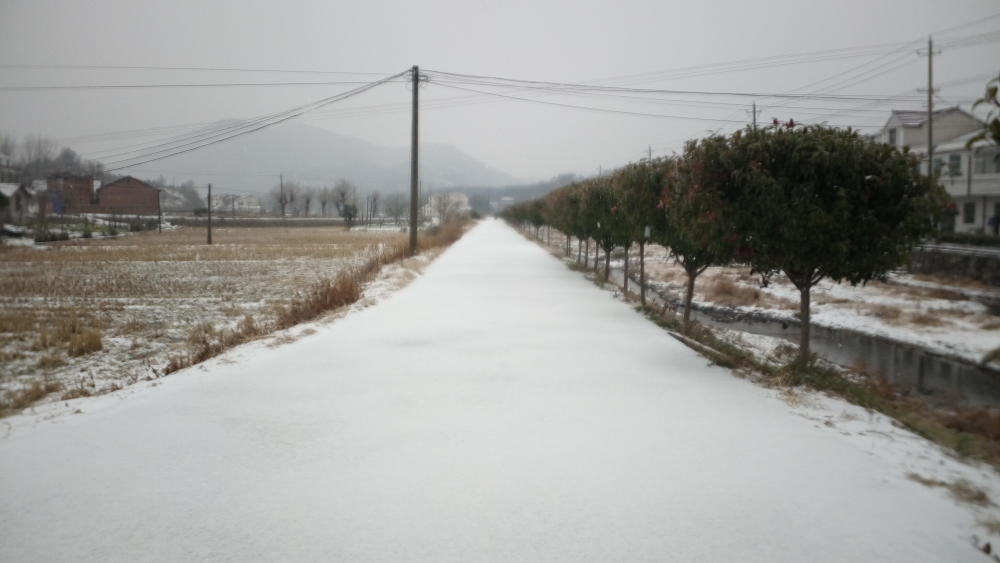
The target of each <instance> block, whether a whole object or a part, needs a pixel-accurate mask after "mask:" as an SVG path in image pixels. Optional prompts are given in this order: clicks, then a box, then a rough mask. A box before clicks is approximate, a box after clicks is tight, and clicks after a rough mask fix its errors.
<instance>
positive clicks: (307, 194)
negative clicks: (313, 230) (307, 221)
mask: <svg viewBox="0 0 1000 563" xmlns="http://www.w3.org/2000/svg"><path fill="white" fill-rule="evenodd" d="M315 199H316V190H315V189H314V188H305V189H303V190H302V213H303V215H305V216H306V217H308V216H309V211H310V209H312V202H313V201H314V200H315Z"/></svg>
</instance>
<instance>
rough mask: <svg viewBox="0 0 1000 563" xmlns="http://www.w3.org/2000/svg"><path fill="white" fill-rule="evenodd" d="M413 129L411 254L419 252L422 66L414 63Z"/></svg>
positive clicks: (411, 152)
mask: <svg viewBox="0 0 1000 563" xmlns="http://www.w3.org/2000/svg"><path fill="white" fill-rule="evenodd" d="M411 72H412V73H413V129H412V131H411V133H410V135H411V137H410V256H413V255H414V254H416V253H417V199H419V193H418V191H417V186H418V182H419V181H420V180H419V176H418V168H417V131H418V129H417V125H418V119H419V117H418V109H419V107H420V105H419V102H420V100H419V97H418V92H419V91H420V67H418V66H417V65H413V70H412V71H411Z"/></svg>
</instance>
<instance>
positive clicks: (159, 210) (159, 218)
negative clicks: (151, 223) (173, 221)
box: [156, 189, 163, 233]
mask: <svg viewBox="0 0 1000 563" xmlns="http://www.w3.org/2000/svg"><path fill="white" fill-rule="evenodd" d="M162 196H163V190H161V189H157V190H156V232H158V233H162V232H163V203H161V202H162V201H163V197H162Z"/></svg>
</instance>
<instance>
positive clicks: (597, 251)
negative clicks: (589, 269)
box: [594, 239, 601, 276]
mask: <svg viewBox="0 0 1000 563" xmlns="http://www.w3.org/2000/svg"><path fill="white" fill-rule="evenodd" d="M600 268H601V245H599V244H597V240H596V239H594V276H597V274H598V270H600Z"/></svg>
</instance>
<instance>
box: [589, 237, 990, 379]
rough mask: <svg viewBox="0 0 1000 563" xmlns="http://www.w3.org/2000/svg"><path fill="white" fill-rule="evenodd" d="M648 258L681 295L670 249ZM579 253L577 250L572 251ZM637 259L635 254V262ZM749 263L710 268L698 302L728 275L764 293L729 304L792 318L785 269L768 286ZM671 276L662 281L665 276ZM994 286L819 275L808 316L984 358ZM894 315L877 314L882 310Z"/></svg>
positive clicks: (653, 277) (794, 306) (656, 274)
mask: <svg viewBox="0 0 1000 563" xmlns="http://www.w3.org/2000/svg"><path fill="white" fill-rule="evenodd" d="M649 250H650V254H651V256H650V257H649V258H647V276H648V279H649V281H650V283H652V284H656V283H663V284H664V285H665V287H667V288H668V289H669V291H670V292H672V293H674V294H675V295H682V294H683V291H684V276H683V275H682V274H683V270H682V269H681V268H680V266H677V265H674V264H672V263H671V261H670V260H669V259H668V258H667V256H666V252H667V251H666V249H663V248H662V247H657V246H653V245H651V247H650V249H649ZM574 256H575V255H574ZM637 263H638V258H637V257H634V258H633V266H634V265H635V264H637ZM746 271H747V269H746V268H736V267H712V268H709V269H708V270H706V271H705V273H704V274H702V275H701V276H700V277H699V281H698V286H697V289H696V292H695V297H694V302H695V303H696V304H698V305H718V303H716V302H715V301H714V300H713V299H714V298H713V297H712V296H711V295H710V294H707V293H706V292H705V287H706V286H708V285H709V284H711V283H712V282H714V281H715V280H716V279H720V278H726V279H728V280H730V281H732V282H733V283H735V284H736V285H737V286H740V287H743V288H752V289H755V290H758V291H759V292H760V293H761V295H762V296H764V297H765V298H770V301H767V300H765V301H764V302H762V303H761V304H753V305H738V306H735V307H732V308H733V309H734V310H735V311H737V312H740V313H759V314H765V315H767V316H769V317H772V318H776V319H786V320H794V319H796V318H797V317H796V314H797V312H798V302H799V293H798V290H797V289H795V287H794V286H793V285H792V284H791V282H789V281H788V280H787V278H785V277H784V276H783V275H776V276H774V277H772V278H771V280H770V283H769V284H768V286H767V287H764V288H762V287H760V284H759V280H758V279H757V278H755V277H749V278H748V276H746V275H745V274H746ZM671 273H673V274H675V275H673V276H668V277H667V278H666V279H667V280H668V281H661V279H662V278H664V274H671ZM930 290H943V291H947V292H948V293H950V295H949V297H948V298H935V297H934V293H933V291H930ZM998 295H1000V294H998V292H997V291H996V290H995V289H991V288H986V287H983V288H979V289H969V288H963V287H956V286H947V285H942V284H938V283H931V282H924V281H922V280H919V279H917V278H915V277H914V276H911V275H908V274H903V273H896V274H893V275H891V276H890V277H889V283H870V284H867V285H858V286H852V285H850V284H848V283H836V282H833V281H830V280H828V279H825V280H822V281H821V282H820V283H818V284H817V285H816V286H815V287H814V288H813V290H812V298H811V299H812V304H811V309H812V311H811V321H812V323H813V324H814V325H816V326H823V327H828V328H835V329H849V330H853V331H856V332H860V333H863V334H869V335H874V336H881V337H885V338H888V339H891V340H894V341H897V342H906V343H909V344H914V345H917V346H921V347H923V348H925V349H927V350H931V351H933V352H936V353H938V354H942V355H946V356H952V357H956V358H960V359H962V360H965V361H968V362H972V363H979V362H980V361H982V359H983V356H984V355H986V354H987V353H989V352H990V351H991V350H993V349H994V348H996V347H997V346H998V345H1000V318H998V317H997V315H996V314H995V313H993V312H991V311H990V310H989V308H988V307H987V306H986V305H984V304H983V303H981V302H979V301H977V300H976V298H978V299H979V300H983V299H992V300H994V301H996V300H997V299H998ZM879 307H885V308H886V309H888V310H889V311H890V313H892V315H891V316H889V317H888V318H882V317H880V316H878V312H879V311H878V308H879ZM928 316H930V317H933V321H934V323H936V324H928V323H926V322H924V323H920V322H917V321H916V320H915V318H919V317H928Z"/></svg>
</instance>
